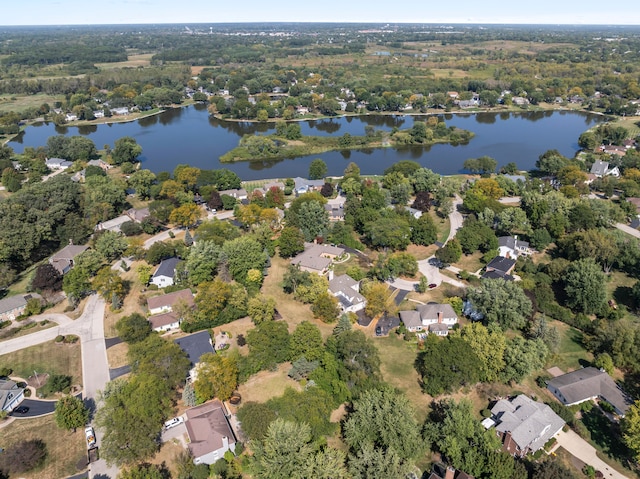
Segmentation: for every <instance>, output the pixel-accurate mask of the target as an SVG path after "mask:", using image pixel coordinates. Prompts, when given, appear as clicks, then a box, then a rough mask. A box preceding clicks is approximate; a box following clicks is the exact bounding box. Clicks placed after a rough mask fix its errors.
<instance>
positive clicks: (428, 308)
mask: <svg viewBox="0 0 640 479" xmlns="http://www.w3.org/2000/svg"><path fill="white" fill-rule="evenodd" d="M416 309H417V310H418V313H419V314H420V317H421V318H422V319H423V320H437V319H438V314H439V313H442V317H443V318H457V317H458V315H457V314H456V312H455V311H454V310H453V308H452V307H451V305H450V304H447V303H444V304H438V303H429V304H421V305H420V306H418V307H417V308H416Z"/></svg>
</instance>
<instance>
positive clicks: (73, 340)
mask: <svg viewBox="0 0 640 479" xmlns="http://www.w3.org/2000/svg"><path fill="white" fill-rule="evenodd" d="M78 341H80V338H79V337H78V336H76V335H75V334H68V335H67V336H65V337H64V342H65V343H66V344H75V343H77V342H78Z"/></svg>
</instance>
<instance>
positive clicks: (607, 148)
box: [600, 145, 627, 156]
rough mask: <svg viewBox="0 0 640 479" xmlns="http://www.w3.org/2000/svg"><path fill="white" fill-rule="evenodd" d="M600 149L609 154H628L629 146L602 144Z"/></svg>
mask: <svg viewBox="0 0 640 479" xmlns="http://www.w3.org/2000/svg"><path fill="white" fill-rule="evenodd" d="M600 151H601V152H603V153H606V154H607V155H616V156H624V155H626V154H627V148H626V147H624V146H616V145H601V146H600Z"/></svg>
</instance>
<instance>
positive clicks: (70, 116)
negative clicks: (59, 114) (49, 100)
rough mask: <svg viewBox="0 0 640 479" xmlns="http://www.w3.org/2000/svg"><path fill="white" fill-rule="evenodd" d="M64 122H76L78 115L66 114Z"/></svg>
mask: <svg viewBox="0 0 640 479" xmlns="http://www.w3.org/2000/svg"><path fill="white" fill-rule="evenodd" d="M64 119H65V120H66V121H76V120H77V119H78V115H76V114H75V113H67V114H66V115H65V117H64Z"/></svg>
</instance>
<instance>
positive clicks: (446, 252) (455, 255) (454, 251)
mask: <svg viewBox="0 0 640 479" xmlns="http://www.w3.org/2000/svg"><path fill="white" fill-rule="evenodd" d="M435 256H436V258H438V259H439V260H440V261H442V262H443V263H455V262H457V261H458V260H459V259H460V257H461V256H462V247H461V246H460V243H459V242H458V240H457V239H455V238H452V239H451V240H449V241H447V244H445V245H444V247H442V248H440V249H439V250H438V251H436V255H435Z"/></svg>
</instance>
